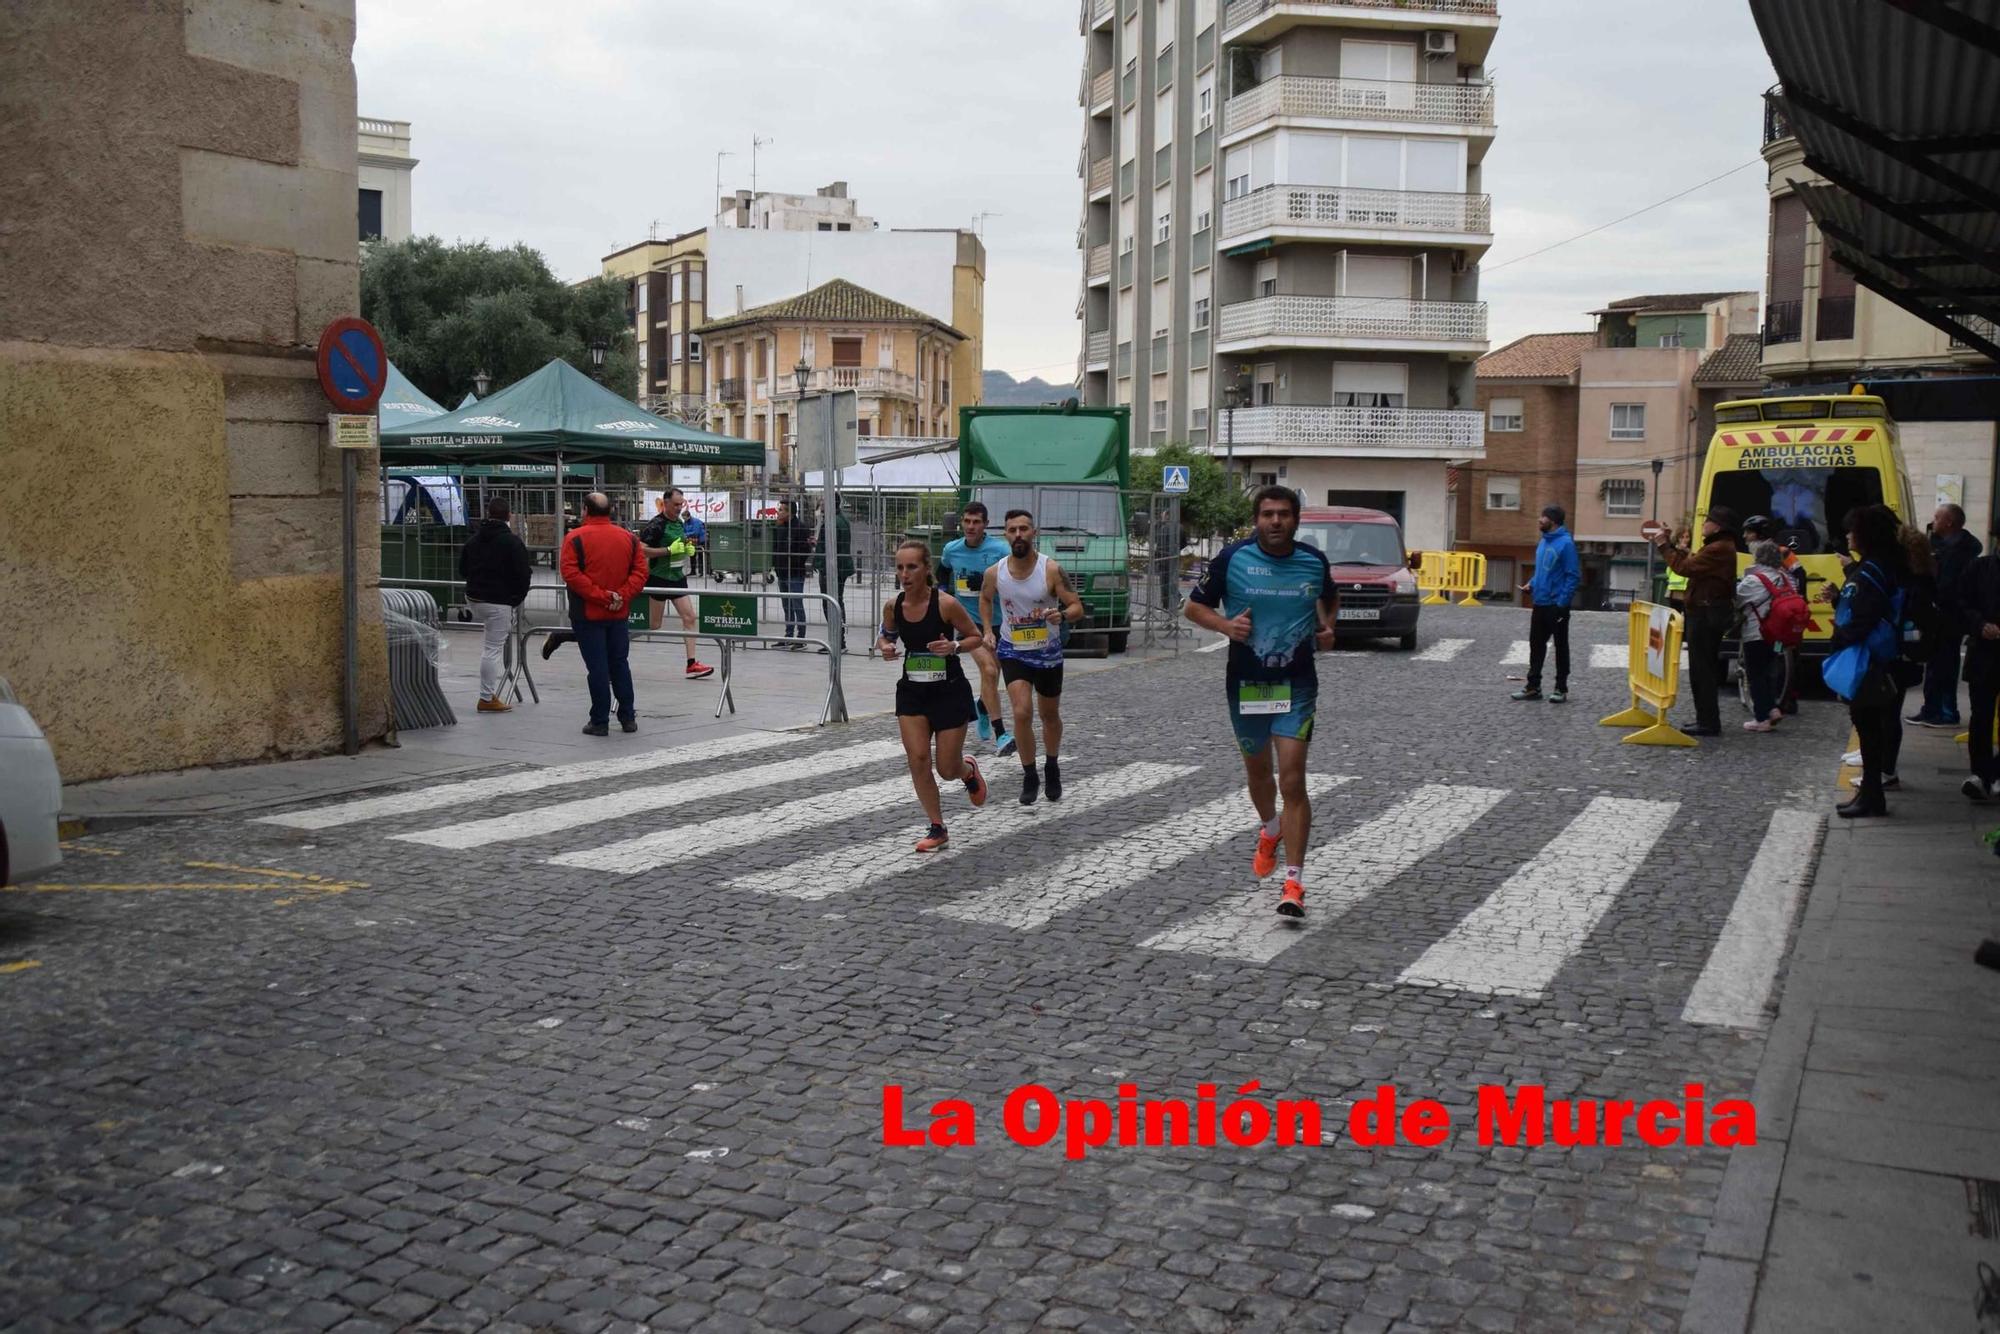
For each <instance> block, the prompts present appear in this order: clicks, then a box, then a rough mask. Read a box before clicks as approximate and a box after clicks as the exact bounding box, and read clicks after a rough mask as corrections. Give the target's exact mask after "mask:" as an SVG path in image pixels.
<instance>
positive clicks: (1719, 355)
mask: <svg viewBox="0 0 2000 1334" xmlns="http://www.w3.org/2000/svg"><path fill="white" fill-rule="evenodd" d="M1694 382H1695V383H1696V384H1763V383H1764V340H1763V339H1762V338H1761V337H1759V336H1758V335H1756V334H1753V333H1742V334H1731V335H1729V337H1727V338H1725V339H1724V340H1723V342H1722V346H1721V347H1719V348H1717V349H1715V351H1713V352H1711V353H1709V354H1708V355H1707V356H1706V357H1704V358H1702V362H1701V365H1700V366H1699V367H1698V368H1697V369H1696V370H1695V373H1694Z"/></svg>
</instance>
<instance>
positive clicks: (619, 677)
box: [561, 491, 647, 736]
mask: <svg viewBox="0 0 2000 1334" xmlns="http://www.w3.org/2000/svg"><path fill="white" fill-rule="evenodd" d="M561 561H562V566H561V568H562V577H563V583H565V584H567V585H568V586H569V624H570V634H571V636H572V637H573V638H574V639H575V640H576V645H577V648H578V649H579V650H580V651H581V652H582V654H583V665H584V670H585V671H586V672H588V673H589V677H590V721H589V722H588V723H586V724H585V725H584V728H583V730H584V734H585V735H587V736H608V735H609V734H610V731H611V727H610V723H611V699H612V696H613V695H616V696H617V698H618V724H619V726H620V727H622V728H624V730H626V731H627V732H636V731H638V730H639V715H638V710H637V708H636V706H635V705H634V702H633V697H632V663H631V651H632V641H631V637H630V632H629V630H628V629H627V626H626V618H627V617H628V616H629V615H630V614H631V609H632V599H633V598H635V597H637V596H639V590H640V589H642V588H644V587H645V586H646V573H647V571H646V551H645V548H644V547H643V546H642V545H640V542H639V539H638V538H636V537H634V536H633V535H632V534H631V533H629V532H627V531H626V530H625V529H623V528H620V527H619V526H618V525H617V524H614V523H613V522H611V498H610V497H609V496H607V495H605V494H604V493H603V492H602V491H593V492H591V493H590V494H589V495H588V496H585V497H584V500H583V523H582V524H581V525H579V526H578V528H577V530H576V531H575V532H573V533H571V534H570V535H569V536H568V537H566V538H564V539H563V545H562V557H561Z"/></svg>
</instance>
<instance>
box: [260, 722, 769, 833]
mask: <svg viewBox="0 0 2000 1334" xmlns="http://www.w3.org/2000/svg"><path fill="white" fill-rule="evenodd" d="M798 740H799V738H798V737H796V736H793V735H790V734H787V733H783V732H759V733H752V734H751V735H749V736H726V737H712V738H710V739H709V740H707V741H697V742H695V743H694V744H692V745H687V746H670V747H667V748H666V749H662V750H647V751H641V752H640V753H638V754H636V755H620V756H619V757H618V758H616V759H610V760H586V761H584V762H583V763H581V764H556V765H550V766H549V767H547V768H543V769H526V770H523V771H521V772H520V773H511V774H501V775H499V776H498V777H495V778H472V779H467V780H466V781H464V782H461V783H440V784H438V785H437V786H435V787H425V788H418V789H416V790H415V791H412V792H398V793H396V794H394V795H393V796H387V797H363V798H361V799H360V800H358V801H344V802H339V803H337V804H335V805H332V806H316V807H313V808H312V809H310V810H303V811H289V812H286V813H285V814H282V815H260V816H257V817H255V821H254V822H255V823H257V824H275V825H284V826H285V827H286V828H288V829H331V828H333V827H335V826H336V825H345V824H356V823H358V822H360V821H362V820H378V819H382V818H383V817H385V816H391V815H412V814H415V813H416V812H418V811H434V810H441V809H443V808H444V807H447V806H465V805H470V804H471V803H472V802H475V801H486V800H488V799H490V798H493V797H510V796H513V795H514V794H515V793H517V792H539V791H541V790H543V789H545V788H551V787H563V786H566V785H567V784H570V783H591V782H597V781H600V780H602V779H606V778H623V777H624V776H626V775H627V774H636V773H644V772H646V771H647V770H648V769H664V768H666V767H667V766H668V765H681V764H700V763H703V762H705V761H708V760H715V759H725V758H734V757H735V756H738V755H747V754H749V753H751V752H752V751H759V750H768V749H769V748H771V747H772V746H782V745H787V744H796V743H797V742H798Z"/></svg>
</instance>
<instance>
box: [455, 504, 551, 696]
mask: <svg viewBox="0 0 2000 1334" xmlns="http://www.w3.org/2000/svg"><path fill="white" fill-rule="evenodd" d="M510 517H511V511H510V510H509V509H508V508H507V502H506V501H504V500H501V499H499V498H498V497H495V498H494V499H492V500H489V501H487V502H486V517H485V518H484V519H483V520H481V521H480V524H479V526H478V527H477V528H475V529H473V530H472V536H471V537H470V538H468V539H467V540H466V543H465V546H464V547H463V548H461V549H460V550H459V553H458V577H459V578H460V579H462V580H464V581H465V598H466V601H467V603H469V604H470V605H471V608H472V614H473V616H474V617H476V618H477V619H478V620H479V623H480V625H481V627H482V628H483V631H484V633H483V635H482V637H481V638H482V642H481V645H480V651H479V709H478V712H480V713H506V712H508V711H510V710H511V709H512V708H513V707H514V706H513V705H511V704H509V703H508V702H507V701H506V700H504V699H501V698H500V678H501V676H502V675H504V674H505V672H506V655H507V635H508V632H509V631H511V630H512V629H513V628H514V612H515V609H516V608H518V607H519V606H520V605H521V604H522V603H523V602H525V601H527V600H528V589H529V587H530V586H531V585H532V584H533V583H534V582H535V562H534V558H533V557H532V556H530V555H529V554H528V546H527V544H526V543H525V542H523V541H522V540H521V539H520V538H519V537H516V536H515V535H514V530H513V529H512V528H511V527H509V526H508V524H507V520H508V519H509V518H510Z"/></svg>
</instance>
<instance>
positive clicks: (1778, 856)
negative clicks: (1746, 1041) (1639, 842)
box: [1681, 810, 1826, 1028]
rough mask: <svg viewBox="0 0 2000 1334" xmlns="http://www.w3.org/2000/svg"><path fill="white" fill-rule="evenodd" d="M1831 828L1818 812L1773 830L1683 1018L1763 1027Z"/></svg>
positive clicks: (1777, 818)
mask: <svg viewBox="0 0 2000 1334" xmlns="http://www.w3.org/2000/svg"><path fill="white" fill-rule="evenodd" d="M1825 823H1826V821H1825V818H1824V817H1823V816H1822V815H1821V814H1820V813H1819V812H1818V811H1797V810H1781V811H1775V812H1773V813H1772V815H1771V824H1770V827H1769V828H1768V829H1767V830H1765V833H1764V841H1763V842H1762V843H1761V844H1759V845H1758V847H1757V855H1756V857H1755V858H1754V859H1752V861H1751V863H1750V870H1749V872H1748V873H1747V874H1745V875H1744V877H1743V888H1742V889H1741V890H1739V891H1738V892H1737V895H1736V902H1735V903H1734V904H1733V905H1732V906H1731V907H1730V909H1729V920H1728V921H1727V922H1725V923H1723V926H1722V938H1721V939H1720V940H1718V941H1716V943H1715V948H1714V949H1712V950H1710V951H1709V955H1708V962H1707V964H1705V965H1704V966H1703V967H1702V970H1701V976H1700V977H1698V978H1696V979H1695V983H1694V990H1693V991H1691V992H1689V993H1688V999H1687V1005H1686V1007H1685V1008H1684V1009H1682V1011H1681V1019H1682V1020H1683V1021H1685V1022H1687V1023H1690V1024H1718V1025H1722V1026H1725V1027H1728V1028H1759V1027H1762V1025H1763V1023H1764V1004H1765V1002H1766V1001H1768V1000H1769V999H1770V996H1771V983H1772V982H1773V981H1774V980H1775V979H1776V978H1777V974H1778V961H1779V960H1780V959H1782V958H1783V957H1784V951H1785V936H1786V934H1787V933H1788V932H1789V931H1790V930H1791V925H1792V914H1793V913H1794V912H1795V911H1796V910H1797V908H1798V904H1799V895H1800V893H1801V892H1803V891H1804V889H1805V885H1806V880H1807V878H1808V876H1809V874H1810V872H1811V870H1812V862H1813V852H1814V850H1815V848H1816V847H1817V846H1818V843H1819V836H1820V829H1821V828H1822V826H1823V825H1824V824H1825Z"/></svg>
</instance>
